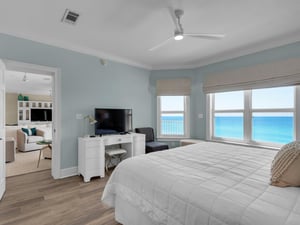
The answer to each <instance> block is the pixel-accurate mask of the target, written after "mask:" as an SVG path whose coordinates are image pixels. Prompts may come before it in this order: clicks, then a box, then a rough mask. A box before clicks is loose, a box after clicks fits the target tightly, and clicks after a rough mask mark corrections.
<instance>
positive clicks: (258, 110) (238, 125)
mask: <svg viewBox="0 0 300 225" xmlns="http://www.w3.org/2000/svg"><path fill="white" fill-rule="evenodd" d="M295 93H296V92H295V87H294V86H291V87H277V88H265V89H255V90H248V91H234V92H224V93H215V94H214V96H213V97H214V98H213V99H214V100H213V105H212V123H213V134H212V135H213V138H216V139H224V140H227V139H228V140H237V141H242V142H245V141H247V140H248V141H250V142H251V143H274V144H286V143H289V142H291V141H293V140H295V139H296V138H295V125H294V124H295V119H294V118H295Z"/></svg>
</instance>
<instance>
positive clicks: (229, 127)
mask: <svg viewBox="0 0 300 225" xmlns="http://www.w3.org/2000/svg"><path fill="white" fill-rule="evenodd" d="M214 97H215V98H214V100H215V101H214V103H215V104H214V109H215V110H214V128H215V129H214V136H215V137H220V138H234V139H243V137H244V130H243V127H244V125H243V121H244V119H243V118H244V93H243V91H235V92H226V93H217V94H215V96H214Z"/></svg>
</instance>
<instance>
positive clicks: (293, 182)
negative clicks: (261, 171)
mask: <svg viewBox="0 0 300 225" xmlns="http://www.w3.org/2000/svg"><path fill="white" fill-rule="evenodd" d="M271 185H274V186H278V187H288V186H300V142H297V141H294V142H291V143H289V144H286V145H284V146H282V148H281V149H280V151H279V152H278V153H277V154H276V156H275V158H274V160H273V162H272V168H271Z"/></svg>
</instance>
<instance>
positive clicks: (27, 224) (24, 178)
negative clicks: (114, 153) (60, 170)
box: [0, 170, 119, 225]
mask: <svg viewBox="0 0 300 225" xmlns="http://www.w3.org/2000/svg"><path fill="white" fill-rule="evenodd" d="M107 179H108V176H106V177H105V178H102V179H99V178H95V179H92V180H91V182H89V183H84V182H83V180H82V177H79V176H74V177H70V178H65V179H60V180H54V179H52V177H51V175H50V170H45V171H40V172H35V173H30V174H26V175H21V176H14V177H9V178H7V179H6V183H7V186H6V193H5V195H4V197H3V199H2V200H1V201H0V224H1V225H4V224H5V225H19V224H20V225H21V224H22V225H84V224H88V225H92V224H93V225H94V224H95V225H96V224H97V225H100V224H101V225H102V224H105V225H117V224H119V223H117V222H116V221H115V220H114V211H113V210H112V209H109V208H108V207H106V206H105V205H103V204H102V203H101V200H100V199H101V196H102V192H103V189H104V186H105V183H106V181H107Z"/></svg>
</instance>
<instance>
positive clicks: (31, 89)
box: [4, 70, 53, 177]
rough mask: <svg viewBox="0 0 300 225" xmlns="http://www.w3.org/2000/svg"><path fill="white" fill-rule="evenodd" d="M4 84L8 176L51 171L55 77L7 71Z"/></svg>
mask: <svg viewBox="0 0 300 225" xmlns="http://www.w3.org/2000/svg"><path fill="white" fill-rule="evenodd" d="M4 81H5V105H6V107H5V111H6V112H5V133H6V135H5V137H6V138H5V141H6V177H11V176H16V175H23V174H27V173H32V172H37V171H41V170H47V169H48V170H49V169H51V161H50V160H51V158H52V149H51V144H49V145H48V144H42V143H44V142H43V141H44V140H47V141H48V142H49V143H50V141H51V140H52V109H53V104H52V76H50V75H47V74H36V73H29V72H24V71H13V70H5V77H4ZM29 131H30V132H29Z"/></svg>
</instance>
